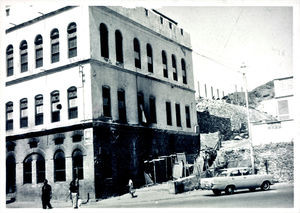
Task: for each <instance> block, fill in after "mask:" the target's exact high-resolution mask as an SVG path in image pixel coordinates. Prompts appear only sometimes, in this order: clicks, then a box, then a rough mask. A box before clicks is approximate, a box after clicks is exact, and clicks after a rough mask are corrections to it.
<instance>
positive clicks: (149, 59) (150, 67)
mask: <svg viewBox="0 0 300 213" xmlns="http://www.w3.org/2000/svg"><path fill="white" fill-rule="evenodd" d="M146 50H147V64H148V72H151V73H153V51H152V46H151V44H149V43H148V44H147V45H146Z"/></svg>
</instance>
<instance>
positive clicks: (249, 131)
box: [240, 63, 255, 174]
mask: <svg viewBox="0 0 300 213" xmlns="http://www.w3.org/2000/svg"><path fill="white" fill-rule="evenodd" d="M246 67H247V66H246V65H245V64H244V63H243V64H242V66H241V67H240V68H241V71H240V72H241V73H242V74H243V81H244V92H245V101H246V108H247V120H248V134H249V136H248V140H249V143H250V158H251V167H252V174H254V172H255V168H254V156H253V145H252V132H251V123H250V112H249V102H248V86H247V77H246V73H245V72H243V70H242V69H245V68H246Z"/></svg>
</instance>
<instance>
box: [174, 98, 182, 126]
mask: <svg viewBox="0 0 300 213" xmlns="http://www.w3.org/2000/svg"><path fill="white" fill-rule="evenodd" d="M175 112H176V125H177V127H181V113H180V104H179V103H175Z"/></svg>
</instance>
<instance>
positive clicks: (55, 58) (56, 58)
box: [50, 29, 59, 63]
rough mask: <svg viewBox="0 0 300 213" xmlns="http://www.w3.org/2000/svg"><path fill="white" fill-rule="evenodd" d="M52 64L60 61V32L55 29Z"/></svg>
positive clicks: (52, 38) (53, 31)
mask: <svg viewBox="0 0 300 213" xmlns="http://www.w3.org/2000/svg"><path fill="white" fill-rule="evenodd" d="M50 38H51V63H55V62H58V61H59V32H58V29H54V30H52V32H51V36H50Z"/></svg>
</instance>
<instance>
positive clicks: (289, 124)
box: [252, 76, 296, 144]
mask: <svg viewBox="0 0 300 213" xmlns="http://www.w3.org/2000/svg"><path fill="white" fill-rule="evenodd" d="M294 106H295V104H294V91H293V76H288V77H285V78H278V79H274V98H272V99H269V100H265V101H262V103H261V104H260V105H259V107H258V109H259V110H260V111H263V112H266V113H268V114H270V115H273V116H274V117H276V118H277V121H261V122H255V123H252V134H253V143H254V144H264V143H271V142H275V143H278V142H291V141H293V140H294V139H295V132H296V130H295V128H296V125H295V124H296V122H295V117H294V115H295V108H294Z"/></svg>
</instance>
